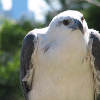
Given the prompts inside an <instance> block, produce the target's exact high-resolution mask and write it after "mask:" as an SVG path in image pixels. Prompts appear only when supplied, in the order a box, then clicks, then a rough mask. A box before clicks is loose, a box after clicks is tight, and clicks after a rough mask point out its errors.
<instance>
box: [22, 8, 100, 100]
mask: <svg viewBox="0 0 100 100" xmlns="http://www.w3.org/2000/svg"><path fill="white" fill-rule="evenodd" d="M20 83H21V88H22V92H23V95H24V98H25V100H100V34H99V32H98V31H96V30H94V29H89V28H88V25H87V23H86V21H85V19H84V16H83V14H82V13H80V12H79V11H76V10H67V11H64V12H61V13H60V14H58V15H57V16H55V17H54V18H53V19H52V21H51V22H50V24H49V26H48V27H45V28H42V29H34V30H32V31H30V32H28V34H27V35H26V36H25V38H24V40H23V43H22V48H21V56H20Z"/></svg>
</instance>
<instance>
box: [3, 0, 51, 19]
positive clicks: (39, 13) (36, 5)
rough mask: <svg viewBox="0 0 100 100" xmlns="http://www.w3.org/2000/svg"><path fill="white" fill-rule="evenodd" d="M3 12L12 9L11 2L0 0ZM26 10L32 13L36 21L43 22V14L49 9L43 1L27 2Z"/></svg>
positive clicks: (30, 0)
mask: <svg viewBox="0 0 100 100" xmlns="http://www.w3.org/2000/svg"><path fill="white" fill-rule="evenodd" d="M1 2H2V4H3V9H4V10H10V9H11V7H12V0H1ZM28 8H29V10H30V11H34V13H35V17H36V19H37V20H44V17H43V15H44V13H45V12H46V11H48V10H49V9H50V8H49V6H48V5H47V4H46V2H45V1H44V0H28Z"/></svg>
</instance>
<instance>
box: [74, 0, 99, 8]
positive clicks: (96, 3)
mask: <svg viewBox="0 0 100 100" xmlns="http://www.w3.org/2000/svg"><path fill="white" fill-rule="evenodd" d="M82 1H86V2H88V3H90V4H93V5H95V6H98V7H100V3H99V2H98V1H93V0H77V1H75V2H82Z"/></svg>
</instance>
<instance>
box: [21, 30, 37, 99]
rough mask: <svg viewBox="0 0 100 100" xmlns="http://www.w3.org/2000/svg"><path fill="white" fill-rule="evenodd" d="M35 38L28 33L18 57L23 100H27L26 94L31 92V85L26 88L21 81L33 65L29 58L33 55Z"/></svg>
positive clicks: (24, 83) (25, 83) (26, 85)
mask: <svg viewBox="0 0 100 100" xmlns="http://www.w3.org/2000/svg"><path fill="white" fill-rule="evenodd" d="M36 40H37V37H36V36H35V35H34V34H33V33H32V32H30V33H28V34H27V35H26V37H25V38H24V40H23V44H22V49H21V56H20V83H21V88H22V92H23V95H24V98H25V100H27V93H28V92H29V91H30V90H31V85H32V84H31V85H30V86H28V84H27V82H26V81H22V80H23V78H24V77H25V75H27V72H28V71H29V70H30V68H32V67H33V66H34V65H32V63H31V56H32V54H33V53H34V50H35V46H36V43H37V41H36Z"/></svg>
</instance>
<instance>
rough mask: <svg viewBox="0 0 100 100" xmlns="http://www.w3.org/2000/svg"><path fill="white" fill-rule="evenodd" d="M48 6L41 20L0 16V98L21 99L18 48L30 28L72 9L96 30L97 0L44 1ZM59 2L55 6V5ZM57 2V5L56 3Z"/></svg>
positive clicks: (99, 12) (99, 6)
mask: <svg viewBox="0 0 100 100" xmlns="http://www.w3.org/2000/svg"><path fill="white" fill-rule="evenodd" d="M45 2H47V4H48V5H49V7H50V8H51V10H50V11H48V12H47V13H46V14H45V15H44V16H45V21H44V22H42V23H41V22H37V21H35V20H33V21H29V20H20V21H18V22H16V21H13V20H8V19H7V18H2V17H0V100H24V98H23V95H22V92H21V86H20V79H19V70H20V51H21V45H22V41H23V38H24V37H25V35H26V34H27V33H28V32H29V31H31V30H33V29H34V28H42V27H46V26H48V25H49V23H50V21H51V20H52V18H53V17H54V16H55V15H57V14H58V13H60V12H62V11H65V10H68V9H71V10H72V9H73V10H78V11H80V12H82V13H83V14H84V18H85V20H86V21H87V23H88V27H89V28H94V29H95V30H98V31H100V25H99V22H100V0H91V2H90V1H89V0H45ZM58 4H59V5H60V8H59V9H58V8H57V7H56V6H55V5H58ZM59 5H58V6H59Z"/></svg>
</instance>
